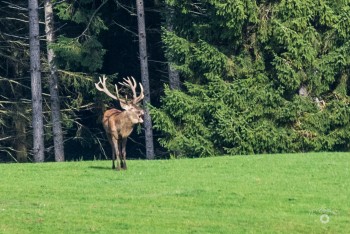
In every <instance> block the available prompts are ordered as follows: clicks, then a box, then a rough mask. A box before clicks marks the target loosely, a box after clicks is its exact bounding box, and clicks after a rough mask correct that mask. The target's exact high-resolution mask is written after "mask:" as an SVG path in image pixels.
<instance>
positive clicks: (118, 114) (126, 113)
mask: <svg viewBox="0 0 350 234" xmlns="http://www.w3.org/2000/svg"><path fill="white" fill-rule="evenodd" d="M106 80H107V77H106V76H102V77H100V81H99V82H98V83H95V86H96V88H97V89H98V90H99V91H101V92H104V93H105V94H107V95H108V96H109V97H111V98H113V99H115V100H118V101H119V103H120V106H121V108H123V109H124V110H123V111H121V110H117V109H110V110H107V111H105V112H104V114H103V119H102V124H103V128H104V129H105V131H106V134H107V137H108V141H109V143H110V144H111V146H112V168H113V169H115V164H114V161H115V159H117V170H120V169H124V170H126V169H127V167H126V150H125V147H126V141H127V139H128V136H129V135H130V134H131V132H132V130H133V128H134V125H135V124H138V123H143V115H144V110H143V109H141V108H140V107H139V106H138V104H139V103H140V101H141V100H142V99H143V97H144V94H143V86H142V84H141V83H139V85H140V89H141V92H140V95H139V96H137V95H136V86H137V84H136V81H135V79H134V78H133V77H131V79H130V77H128V78H127V79H126V78H124V82H119V84H120V85H122V86H124V87H126V88H129V89H131V91H132V93H133V98H132V100H128V99H127V96H125V99H123V98H120V97H119V92H118V87H117V85H115V89H116V95H117V96H115V95H113V94H112V93H111V92H109V90H108V89H107V86H106Z"/></svg>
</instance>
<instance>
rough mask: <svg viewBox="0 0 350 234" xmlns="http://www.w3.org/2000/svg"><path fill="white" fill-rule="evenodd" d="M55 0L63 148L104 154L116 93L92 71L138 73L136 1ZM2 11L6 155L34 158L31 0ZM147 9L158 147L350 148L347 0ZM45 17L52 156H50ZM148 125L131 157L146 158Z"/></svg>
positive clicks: (185, 150)
mask: <svg viewBox="0 0 350 234" xmlns="http://www.w3.org/2000/svg"><path fill="white" fill-rule="evenodd" d="M39 3H40V6H41V8H40V10H39V14H40V19H41V21H42V22H43V21H44V11H43V4H44V1H39ZM52 3H53V6H54V19H55V26H54V28H55V34H56V41H55V43H54V44H52V45H50V48H52V49H53V50H54V51H55V53H56V59H55V63H56V65H57V67H58V74H59V89H58V90H59V92H60V93H59V94H60V108H61V116H62V127H63V132H64V148H65V159H66V160H81V159H94V158H97V159H105V158H108V157H109V155H110V149H109V145H108V142H107V141H106V137H105V135H104V132H103V129H102V126H101V122H100V120H101V116H102V112H103V110H105V109H106V108H107V107H112V106H114V105H115V106H117V103H113V102H112V101H111V100H109V99H108V98H107V97H105V96H103V95H102V94H99V93H98V92H97V91H96V90H95V87H94V83H95V82H97V81H98V77H99V76H100V75H101V74H106V75H108V76H109V77H110V79H109V80H110V82H111V83H117V82H118V81H119V80H121V79H122V77H126V76H134V77H135V78H136V79H137V80H138V81H140V79H141V78H140V62H139V54H138V53H139V44H138V35H137V17H136V1H135V2H134V1H126V0H120V1H117V0H102V1H101V0H99V1H98V0H75V1H73V0H71V1H70V0H68V1H59V0H57V1H52ZM0 11H1V16H0V57H1V59H0V161H1V162H7V161H28V160H29V161H31V160H32V159H33V152H32V141H33V139H32V136H33V134H32V126H31V118H32V113H31V112H32V109H31V95H30V68H29V64H30V63H29V60H30V56H29V42H28V40H29V36H28V35H29V28H28V6H27V2H26V1H19V0H18V1H15V0H8V1H0ZM145 18H146V30H147V42H148V44H147V46H148V49H147V50H148V61H149V73H150V87H151V88H150V90H151V104H152V106H150V107H149V108H150V110H151V116H152V119H153V124H154V138H155V149H156V150H155V155H156V157H157V158H167V157H202V156H213V155H222V154H258V153H285V152H309V151H348V150H349V148H350V139H349V138H350V134H349V130H350V129H349V128H350V109H349V100H350V99H349V79H348V78H349V71H350V69H349V68H350V56H349V54H350V40H349V39H350V1H349V0H332V1H327V0H317V1H311V0H306V1H305V0H290V1H287V0H285V1H284V0H281V1H272V0H270V1H269V0H265V1H264V0H261V1H250V0H226V1H221V0H197V1H191V0H190V1H184V0H165V1H160V0H158V1H157V0H154V1H145ZM41 25H42V27H41V28H40V32H41V33H42V34H41V36H42V37H41V42H42V43H41V47H42V50H41V52H42V56H41V63H42V79H43V82H42V83H43V109H44V116H43V117H44V124H45V135H44V137H45V161H54V153H53V152H54V150H53V148H54V147H53V134H52V130H51V129H52V126H51V125H52V123H51V112H50V108H51V106H50V95H49V93H50V92H49V68H48V67H49V66H48V62H47V56H46V53H47V50H46V43H45V29H44V24H43V23H42V24H41ZM142 133H143V129H142V126H139V127H138V128H137V129H136V130H135V131H134V133H133V135H132V136H131V140H129V142H128V146H127V147H128V157H133V158H145V153H144V152H145V146H144V141H145V139H144V135H143V134H142Z"/></svg>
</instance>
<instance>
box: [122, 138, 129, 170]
mask: <svg viewBox="0 0 350 234" xmlns="http://www.w3.org/2000/svg"><path fill="white" fill-rule="evenodd" d="M127 139H128V138H123V139H122V157H123V164H122V165H123V169H124V170H126V169H127V166H126V141H127Z"/></svg>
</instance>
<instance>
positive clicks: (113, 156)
mask: <svg viewBox="0 0 350 234" xmlns="http://www.w3.org/2000/svg"><path fill="white" fill-rule="evenodd" d="M107 138H108V141H109V144H110V145H111V147H112V169H115V164H114V161H115V149H114V144H113V140H112V135H109V134H107Z"/></svg>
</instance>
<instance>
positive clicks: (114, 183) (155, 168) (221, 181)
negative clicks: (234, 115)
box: [0, 153, 350, 234]
mask: <svg viewBox="0 0 350 234" xmlns="http://www.w3.org/2000/svg"><path fill="white" fill-rule="evenodd" d="M349 162H350V153H322V154H316V153H315V154H292V155H260V156H236V157H217V158H204V159H183V160H164V161H129V164H128V166H129V170H128V171H122V172H116V171H113V170H111V169H110V166H111V163H110V161H88V162H66V163H44V164H2V165H0V233H11V234H12V233H21V234H25V233H194V232H197V233H242V232H245V233H344V232H345V231H346V230H350V222H349V221H350V200H349V197H350V169H349Z"/></svg>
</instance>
